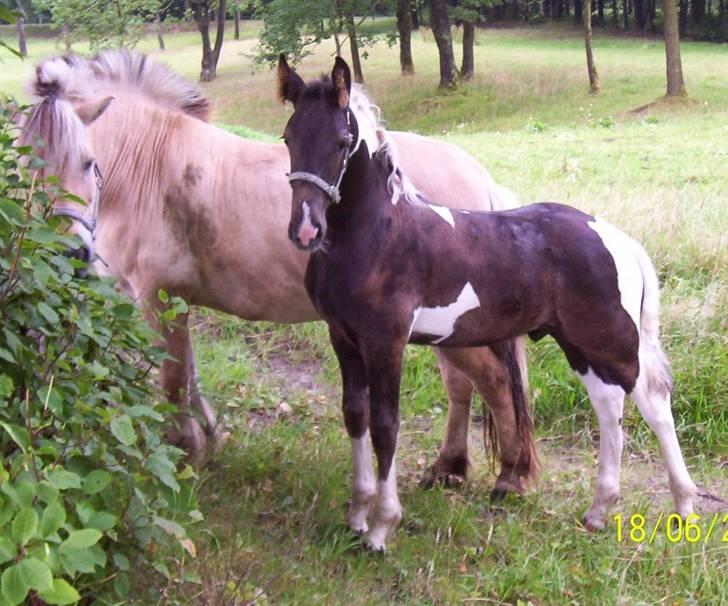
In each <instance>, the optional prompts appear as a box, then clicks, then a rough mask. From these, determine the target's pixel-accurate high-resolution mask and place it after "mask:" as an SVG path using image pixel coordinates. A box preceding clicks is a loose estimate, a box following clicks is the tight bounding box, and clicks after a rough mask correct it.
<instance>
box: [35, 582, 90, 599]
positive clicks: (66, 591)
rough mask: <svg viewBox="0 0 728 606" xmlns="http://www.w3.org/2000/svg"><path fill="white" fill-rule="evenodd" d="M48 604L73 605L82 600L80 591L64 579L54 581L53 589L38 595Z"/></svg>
mask: <svg viewBox="0 0 728 606" xmlns="http://www.w3.org/2000/svg"><path fill="white" fill-rule="evenodd" d="M38 595H39V596H40V599H41V600H43V601H44V602H47V603H48V604H73V603H74V602H78V601H79V600H80V599H81V596H80V595H79V593H78V591H76V590H75V589H74V588H73V586H72V585H69V584H68V582H67V581H65V580H63V579H53V589H52V590H51V591H42V592H40V593H39V594H38Z"/></svg>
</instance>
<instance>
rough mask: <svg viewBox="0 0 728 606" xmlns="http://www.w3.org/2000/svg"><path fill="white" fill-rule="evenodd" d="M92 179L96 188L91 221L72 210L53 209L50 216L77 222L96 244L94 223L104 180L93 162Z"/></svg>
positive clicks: (97, 213) (96, 218)
mask: <svg viewBox="0 0 728 606" xmlns="http://www.w3.org/2000/svg"><path fill="white" fill-rule="evenodd" d="M93 170H94V179H95V181H96V188H95V189H94V195H93V198H92V200H91V220H90V221H89V220H88V219H87V218H86V217H84V216H83V214H82V213H80V212H78V211H77V210H76V209H74V208H57V209H56V208H54V209H53V212H52V213H51V214H52V215H54V216H56V217H68V218H69V219H72V220H73V221H78V222H79V223H80V224H81V225H83V226H84V227H85V228H86V229H87V230H88V232H89V233H90V234H91V241H92V242H96V223H97V221H98V217H99V206H100V204H101V188H102V187H103V183H104V179H103V177H102V175H101V169H100V168H99V165H98V164H96V162H94V166H93Z"/></svg>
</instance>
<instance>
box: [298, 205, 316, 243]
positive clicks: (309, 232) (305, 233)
mask: <svg viewBox="0 0 728 606" xmlns="http://www.w3.org/2000/svg"><path fill="white" fill-rule="evenodd" d="M301 207H302V208H303V218H302V219H301V225H300V226H299V228H298V239H299V240H300V241H301V244H303V245H304V246H308V244H309V242H311V240H313V239H314V238H315V237H316V236H317V235H318V227H314V226H313V224H312V223H311V208H310V207H309V205H308V202H304V203H303V204H302V205H301Z"/></svg>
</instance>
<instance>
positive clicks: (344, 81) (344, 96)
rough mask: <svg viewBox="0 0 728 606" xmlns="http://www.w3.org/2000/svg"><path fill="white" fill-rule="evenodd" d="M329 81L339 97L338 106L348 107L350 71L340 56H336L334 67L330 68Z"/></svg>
mask: <svg viewBox="0 0 728 606" xmlns="http://www.w3.org/2000/svg"><path fill="white" fill-rule="evenodd" d="M331 81H332V82H333V83H334V89H335V90H336V93H337V95H338V98H339V107H340V108H341V109H346V108H347V107H349V96H350V94H351V71H350V70H349V66H348V65H347V64H346V61H344V60H343V59H342V58H341V57H336V61H335V62H334V69H332V70H331Z"/></svg>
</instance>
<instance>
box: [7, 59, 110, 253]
mask: <svg viewBox="0 0 728 606" xmlns="http://www.w3.org/2000/svg"><path fill="white" fill-rule="evenodd" d="M34 89H35V90H34V92H35V93H36V94H37V96H38V97H39V101H38V102H37V103H36V104H35V105H33V106H32V107H31V109H30V111H29V113H28V114H27V115H26V116H25V117H24V118H23V119H22V120H21V126H22V133H21V136H20V140H19V144H20V145H33V146H35V151H36V153H37V155H38V156H40V157H41V158H42V159H43V161H44V162H45V167H44V169H43V170H44V173H45V174H46V175H56V176H57V177H58V180H59V184H60V186H61V188H62V189H63V190H65V191H66V192H68V193H69V194H71V195H72V198H71V197H65V196H59V197H57V198H56V199H54V200H53V214H55V215H62V216H66V217H68V218H69V219H71V227H70V231H71V232H72V233H75V234H77V235H78V236H79V237H80V238H81V241H82V245H81V246H79V247H78V248H76V249H75V250H72V251H69V253H68V254H69V256H73V257H76V258H78V259H80V260H82V261H86V262H91V261H92V260H93V258H94V254H95V251H94V239H95V229H96V216H97V213H98V206H99V198H100V194H101V172H100V170H99V168H98V166H97V165H96V161H95V159H94V154H93V150H92V149H91V146H90V144H89V141H88V136H87V129H86V127H87V126H88V125H90V124H91V123H92V122H93V121H94V120H96V119H97V118H98V117H99V116H100V115H101V114H102V113H103V112H104V111H105V110H106V108H107V107H108V106H109V103H110V102H111V100H112V97H105V98H101V99H95V100H93V101H86V102H79V103H75V104H72V103H71V102H70V101H69V100H67V99H64V98H63V97H62V96H61V92H62V87H61V83H60V81H59V78H58V75H57V74H52V75H50V76H48V75H47V74H41V73H40V70H39V72H38V73H37V74H36V80H35V82H34ZM81 201H82V202H81Z"/></svg>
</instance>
